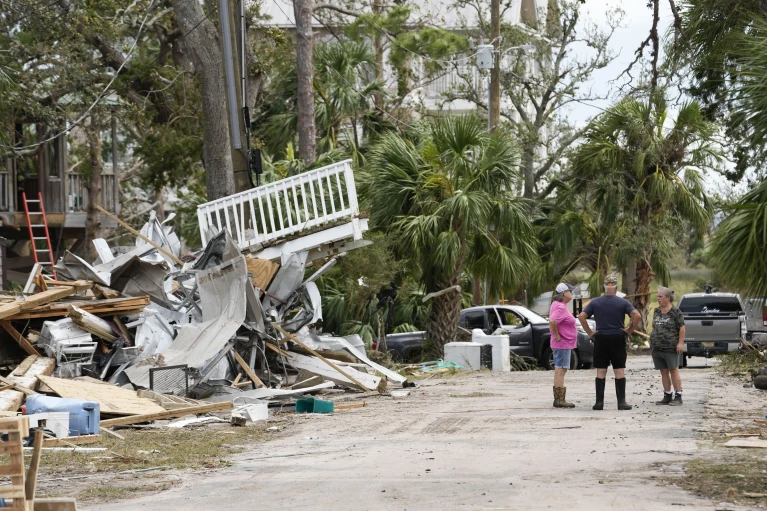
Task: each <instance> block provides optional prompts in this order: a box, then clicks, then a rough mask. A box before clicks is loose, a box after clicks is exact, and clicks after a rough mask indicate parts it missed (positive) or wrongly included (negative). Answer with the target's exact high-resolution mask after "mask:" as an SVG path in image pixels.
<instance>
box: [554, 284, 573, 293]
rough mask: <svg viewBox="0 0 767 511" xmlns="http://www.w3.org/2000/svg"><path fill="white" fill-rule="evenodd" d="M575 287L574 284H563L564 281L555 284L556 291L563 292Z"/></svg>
mask: <svg viewBox="0 0 767 511" xmlns="http://www.w3.org/2000/svg"><path fill="white" fill-rule="evenodd" d="M573 289H575V287H574V286H571V285H570V284H565V283H564V282H560V283H559V284H557V293H564V292H565V291H572V290H573Z"/></svg>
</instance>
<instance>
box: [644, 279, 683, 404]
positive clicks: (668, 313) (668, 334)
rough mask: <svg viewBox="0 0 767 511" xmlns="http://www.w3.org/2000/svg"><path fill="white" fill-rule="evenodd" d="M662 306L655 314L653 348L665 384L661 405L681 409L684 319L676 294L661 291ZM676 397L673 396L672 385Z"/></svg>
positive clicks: (670, 291) (659, 298)
mask: <svg viewBox="0 0 767 511" xmlns="http://www.w3.org/2000/svg"><path fill="white" fill-rule="evenodd" d="M658 305H659V307H658V308H657V309H654V310H653V319H652V333H651V334H650V348H651V349H652V361H653V363H654V364H655V369H660V376H661V379H662V380H663V399H662V400H660V401H657V402H656V403H655V404H657V405H671V406H680V405H681V404H682V376H681V375H680V374H679V366H680V365H681V363H682V357H683V356H684V336H685V329H684V316H683V315H682V311H680V310H679V309H678V308H676V307H674V291H673V290H671V289H668V288H666V287H659V288H658ZM672 384H673V386H674V391H676V394H674V395H673V396H672V394H671V385H672Z"/></svg>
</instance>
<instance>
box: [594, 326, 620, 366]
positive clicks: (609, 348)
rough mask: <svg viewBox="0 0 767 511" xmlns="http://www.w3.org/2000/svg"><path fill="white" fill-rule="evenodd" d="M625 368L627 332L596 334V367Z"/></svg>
mask: <svg viewBox="0 0 767 511" xmlns="http://www.w3.org/2000/svg"><path fill="white" fill-rule="evenodd" d="M610 365H612V366H613V369H625V367H626V334H624V333H623V332H621V333H619V334H599V333H598V334H597V335H595V336H594V368H596V369H607V368H608V367H609V366H610Z"/></svg>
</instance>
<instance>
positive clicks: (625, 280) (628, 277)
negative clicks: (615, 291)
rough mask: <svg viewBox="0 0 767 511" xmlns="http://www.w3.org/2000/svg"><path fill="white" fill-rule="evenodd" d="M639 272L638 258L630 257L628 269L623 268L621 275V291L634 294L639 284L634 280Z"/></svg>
mask: <svg viewBox="0 0 767 511" xmlns="http://www.w3.org/2000/svg"><path fill="white" fill-rule="evenodd" d="M636 274H637V260H636V258H633V257H632V258H631V259H629V262H628V264H627V265H626V269H625V270H623V273H622V277H621V282H622V285H621V291H623V292H624V293H626V294H627V295H633V294H636V292H637V285H636V281H635V280H634V279H635V278H636Z"/></svg>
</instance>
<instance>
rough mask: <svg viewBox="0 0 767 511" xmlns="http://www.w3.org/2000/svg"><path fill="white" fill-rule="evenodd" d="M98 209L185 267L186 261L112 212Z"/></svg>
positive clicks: (98, 207) (97, 206) (99, 207)
mask: <svg viewBox="0 0 767 511" xmlns="http://www.w3.org/2000/svg"><path fill="white" fill-rule="evenodd" d="M96 209H98V210H99V211H101V212H102V213H104V214H105V215H106V216H108V217H109V218H111V219H112V220H114V221H115V222H117V223H118V224H119V225H120V226H122V227H124V228H125V229H127V230H128V231H130V233H131V234H133V235H134V236H138V237H139V238H141V239H142V240H144V241H146V242H147V243H149V244H150V245H152V246H153V247H154V248H156V249H157V250H159V251H160V252H162V253H163V254H165V255H166V256H168V257H170V258H171V260H173V261H174V262H176V263H178V264H180V265H181V266H183V265H184V261H182V260H181V259H179V258H178V257H176V256H174V255H173V254H171V253H170V252H168V251H167V250H165V249H164V248H162V247H161V246H160V245H158V244H157V243H155V242H154V241H152V240H151V239H149V238H147V237H146V236H144V235H143V234H141V233H140V232H138V231H137V230H136V229H134V228H133V227H131V226H130V225H128V224H126V223H125V222H123V221H122V220H120V219H119V218H117V217H116V216H114V215H113V214H112V213H110V212H109V211H107V210H106V209H104V208H102V207H101V206H99V205H96Z"/></svg>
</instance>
